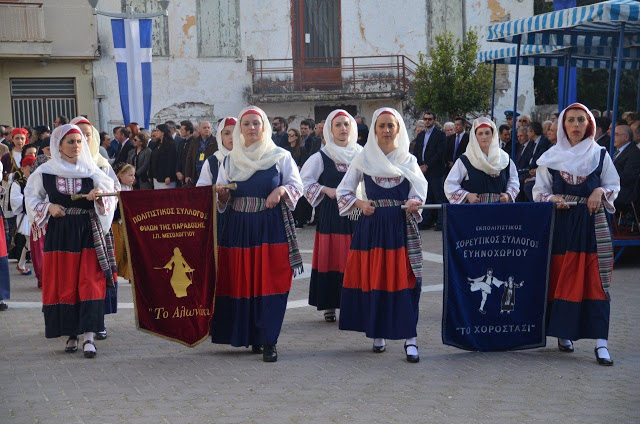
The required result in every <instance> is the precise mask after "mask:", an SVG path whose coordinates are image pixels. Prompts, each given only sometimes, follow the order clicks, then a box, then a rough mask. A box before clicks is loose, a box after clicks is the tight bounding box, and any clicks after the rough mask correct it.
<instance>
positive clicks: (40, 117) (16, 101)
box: [10, 78, 77, 128]
mask: <svg viewBox="0 0 640 424" xmlns="http://www.w3.org/2000/svg"><path fill="white" fill-rule="evenodd" d="M10 85H11V106H12V109H13V126H14V127H23V126H25V125H30V126H32V127H35V126H37V125H48V126H49V127H52V128H53V122H54V121H55V120H56V116H58V115H64V116H66V117H68V118H69V119H71V118H74V117H75V116H76V115H77V108H76V83H75V79H74V78H11V80H10Z"/></svg>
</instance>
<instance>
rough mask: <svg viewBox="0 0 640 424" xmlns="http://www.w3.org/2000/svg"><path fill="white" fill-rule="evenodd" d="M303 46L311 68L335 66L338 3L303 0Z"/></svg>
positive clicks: (337, 50) (321, 0) (337, 49)
mask: <svg viewBox="0 0 640 424" xmlns="http://www.w3.org/2000/svg"><path fill="white" fill-rule="evenodd" d="M305 15H306V17H305V22H304V27H305V33H306V34H309V43H306V45H305V57H306V58H307V64H308V65H311V66H323V65H325V66H327V65H328V66H337V65H339V64H340V62H339V61H337V60H336V59H335V58H337V57H340V29H339V23H340V2H339V1H335V0H332V1H329V0H305Z"/></svg>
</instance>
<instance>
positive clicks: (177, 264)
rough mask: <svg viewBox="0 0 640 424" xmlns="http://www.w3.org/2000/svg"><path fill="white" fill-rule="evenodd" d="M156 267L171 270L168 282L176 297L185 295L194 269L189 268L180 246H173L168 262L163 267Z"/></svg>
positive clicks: (191, 280)
mask: <svg viewBox="0 0 640 424" xmlns="http://www.w3.org/2000/svg"><path fill="white" fill-rule="evenodd" d="M156 269H165V270H167V271H170V272H171V280H170V281H169V283H170V284H171V288H173V292H174V293H175V295H176V297H178V298H181V297H186V296H187V288H189V286H190V285H191V284H193V272H194V271H195V269H193V268H191V267H190V266H189V264H188V263H187V261H185V259H184V256H182V252H181V251H180V248H178V247H176V248H174V249H173V256H172V257H171V259H169V262H167V263H166V264H165V265H164V266H163V267H161V268H156Z"/></svg>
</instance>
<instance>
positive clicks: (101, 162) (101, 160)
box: [70, 116, 111, 168]
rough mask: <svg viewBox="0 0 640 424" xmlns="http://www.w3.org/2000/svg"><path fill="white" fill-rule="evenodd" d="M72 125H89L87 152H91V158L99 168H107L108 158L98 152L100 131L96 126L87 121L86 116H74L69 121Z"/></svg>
mask: <svg viewBox="0 0 640 424" xmlns="http://www.w3.org/2000/svg"><path fill="white" fill-rule="evenodd" d="M70 124H72V125H78V124H89V125H91V142H90V143H89V153H91V158H92V159H93V161H94V162H95V163H96V164H97V165H98V166H99V167H100V168H108V167H110V166H111V164H110V163H109V161H108V160H106V159H105V157H104V156H102V155H101V154H100V133H99V132H98V130H97V129H96V127H94V126H93V124H91V122H89V120H88V119H87V118H85V117H84V116H76V117H75V118H73V119H72V120H71V122H70Z"/></svg>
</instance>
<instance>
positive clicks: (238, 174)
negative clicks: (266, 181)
mask: <svg viewBox="0 0 640 424" xmlns="http://www.w3.org/2000/svg"><path fill="white" fill-rule="evenodd" d="M247 112H254V113H256V114H258V115H260V117H261V119H262V127H263V129H264V132H263V133H262V140H260V141H257V142H255V143H253V144H252V145H251V146H249V147H246V146H245V145H244V137H243V136H242V133H241V132H240V127H241V124H242V117H243V116H244V115H245V114H247ZM288 154H289V152H287V151H286V150H285V149H283V148H281V147H278V146H276V145H275V143H274V142H273V140H271V124H270V123H269V119H268V118H267V115H266V114H265V113H264V111H263V110H262V109H260V108H259V107H257V106H249V107H245V108H244V109H242V110H241V111H240V114H239V115H238V123H237V124H236V127H235V128H234V129H233V150H232V151H231V153H229V159H228V160H227V164H226V165H225V167H226V171H227V175H228V177H229V181H247V180H248V179H249V178H251V176H252V175H253V174H254V173H255V172H256V171H263V170H265V169H269V168H271V167H272V166H273V165H274V164H275V163H276V162H278V161H279V160H280V159H281V158H282V157H283V156H286V155H288Z"/></svg>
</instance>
